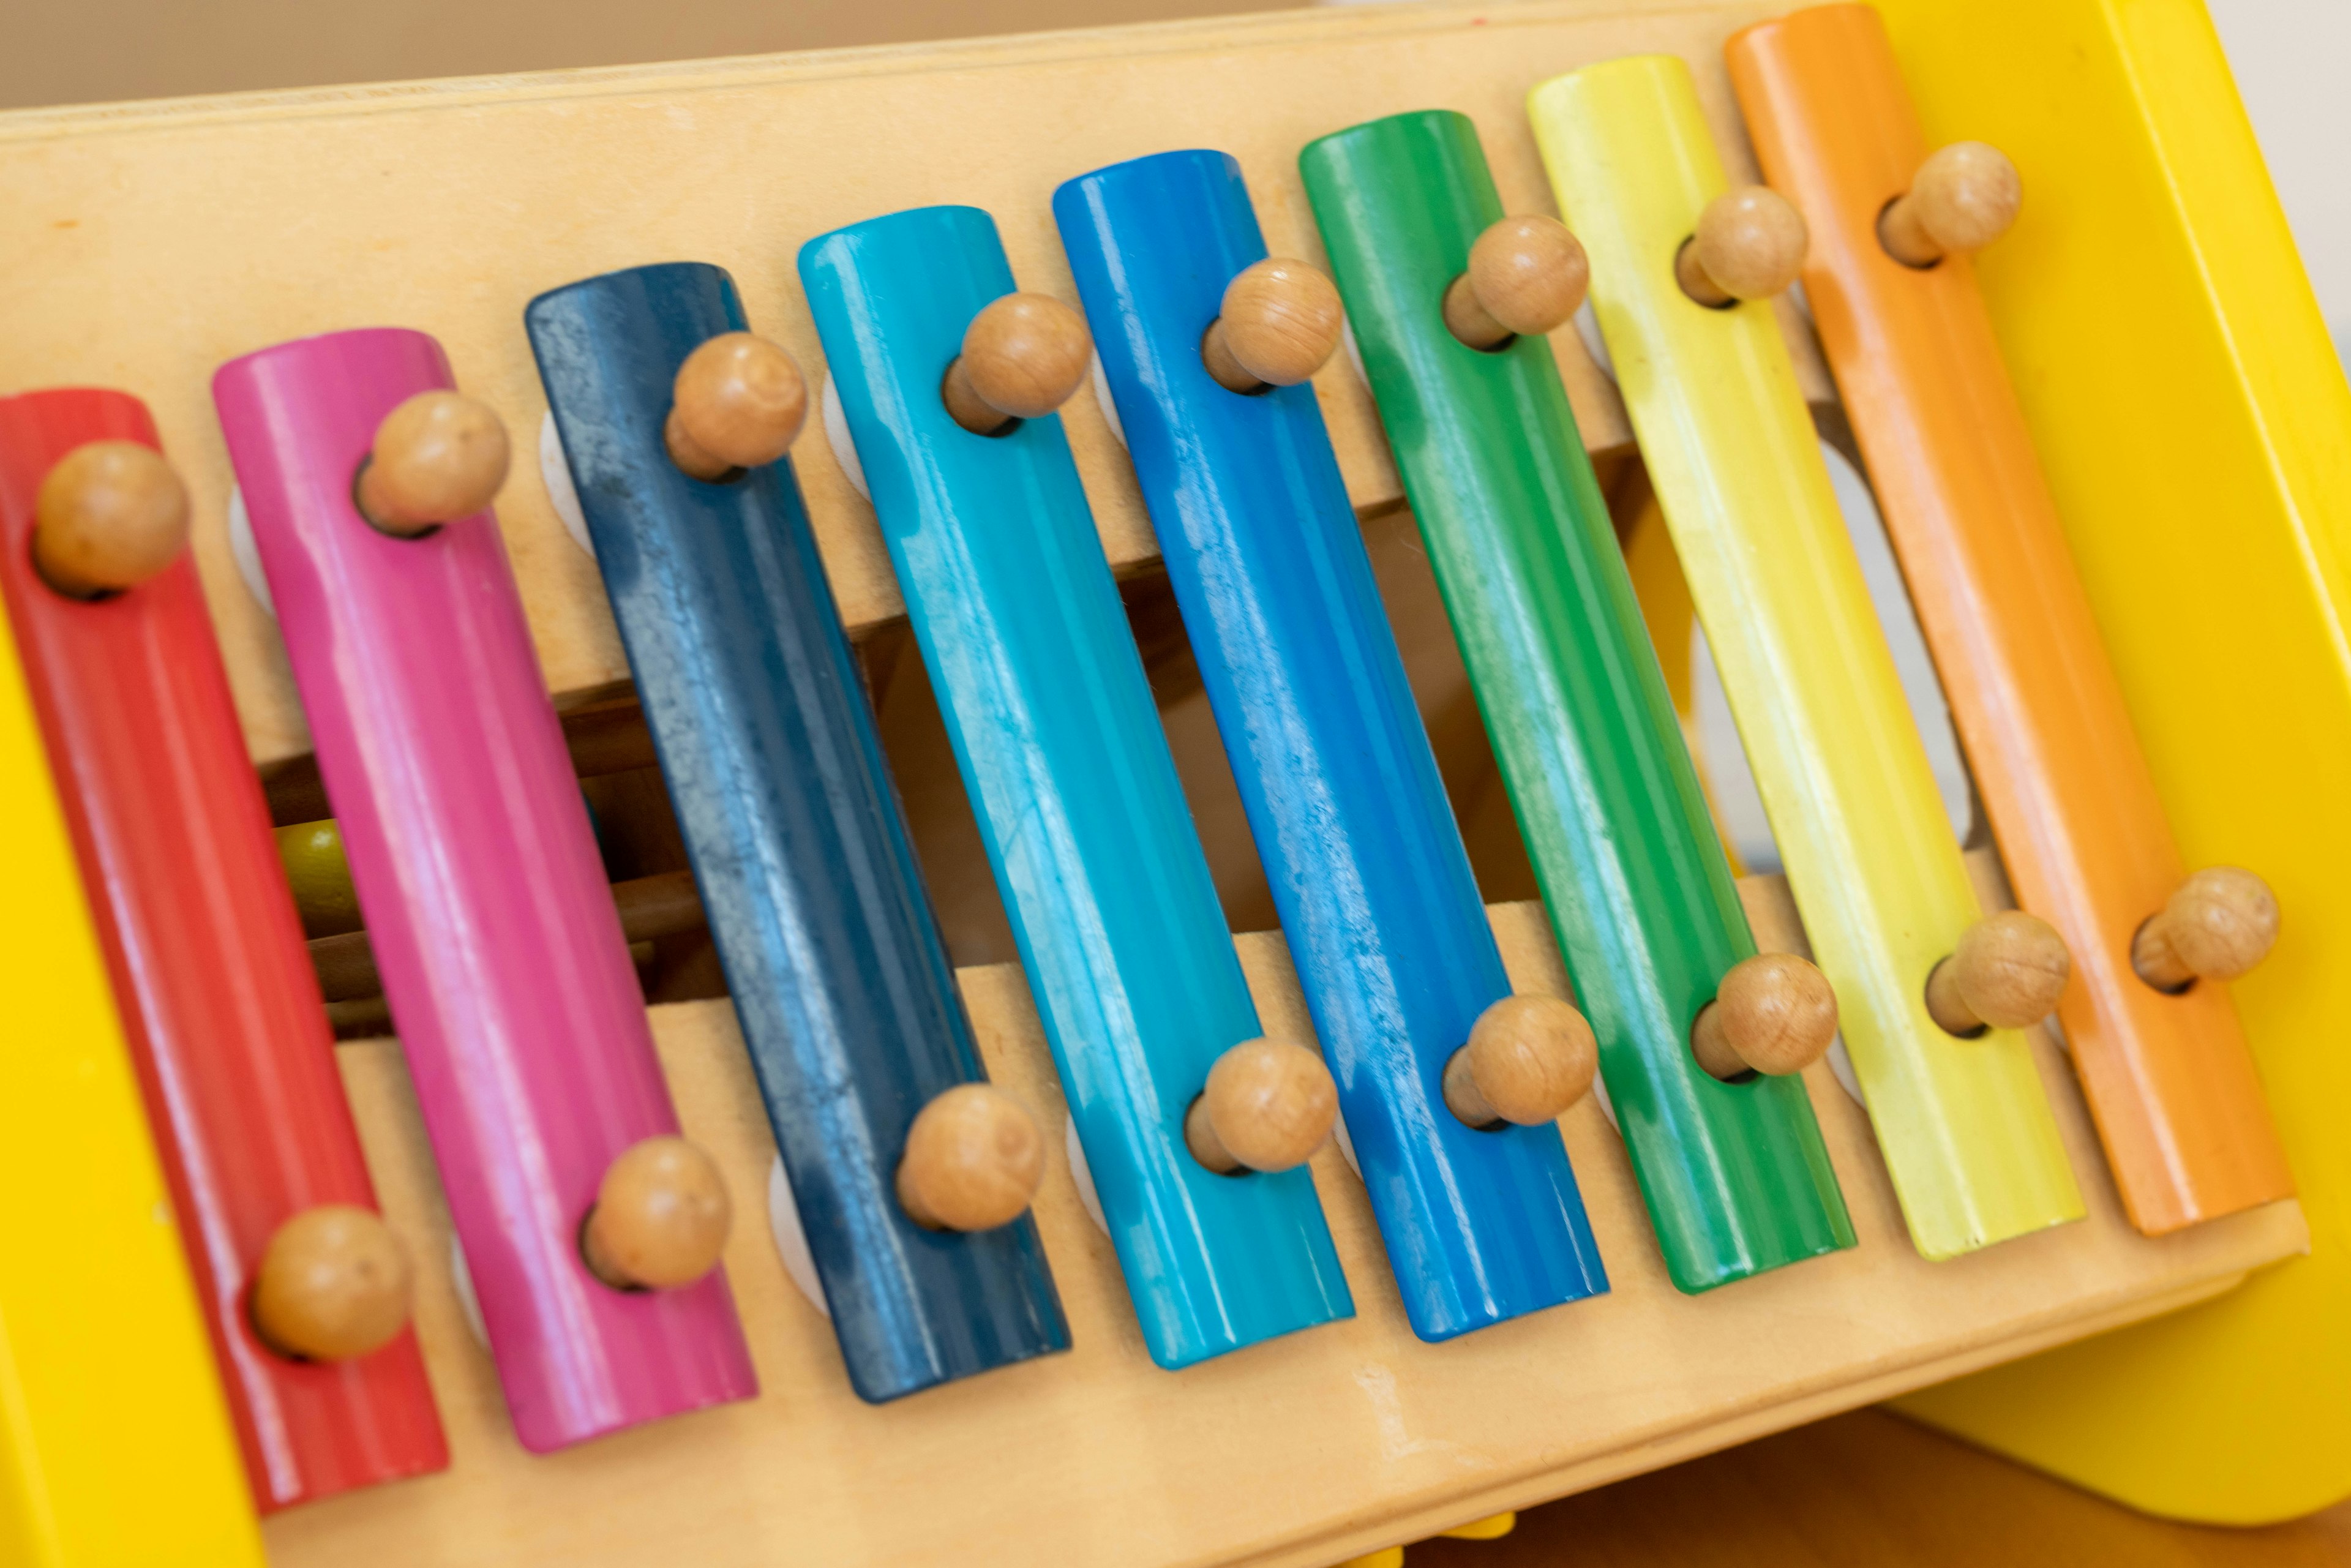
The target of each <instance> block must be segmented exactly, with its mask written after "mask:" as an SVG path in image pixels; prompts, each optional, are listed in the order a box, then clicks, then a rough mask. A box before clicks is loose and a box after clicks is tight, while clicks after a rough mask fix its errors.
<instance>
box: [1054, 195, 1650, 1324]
mask: <svg viewBox="0 0 2351 1568" xmlns="http://www.w3.org/2000/svg"><path fill="white" fill-rule="evenodd" d="M1053 213H1054V216H1055V218H1056V220H1057V221H1058V222H1059V224H1060V225H1061V242H1062V246H1063V247H1064V248H1065V249H1066V250H1067V251H1068V253H1069V257H1070V267H1071V272H1072V273H1073V274H1074V275H1075V277H1076V279H1077V286H1078V294H1079V298H1081V300H1082V301H1083V302H1084V304H1085V308H1086V314H1087V317H1088V319H1089V320H1090V321H1091V323H1092V327H1093V330H1094V340H1095V344H1096V347H1097V350H1098V351H1099V352H1100V354H1101V356H1102V368H1103V372H1104V375H1105V377H1106V379H1107V380H1108V382H1109V385H1110V390H1111V393H1112V395H1113V398H1114V399H1115V400H1116V403H1117V407H1118V411H1119V412H1118V417H1119V426H1120V428H1121V429H1122V430H1123V432H1124V434H1125V437H1126V442H1127V446H1128V450H1129V452H1130V453H1131V454H1132V455H1133V456H1134V471H1135V476H1136V477H1137V478H1138V479H1139V480H1140V481H1141V483H1142V486H1143V494H1144V501H1145V502H1146V503H1147V504H1148V505H1149V507H1150V509H1151V517H1152V521H1153V523H1154V525H1155V527H1156V528H1157V531H1158V535H1159V543H1160V550H1161V555H1162V559H1164V560H1165V562H1166V566H1167V572H1168V576H1169V578H1170V580H1172V581H1173V583H1174V584H1175V598H1176V601H1177V604H1178V605H1179V607H1180V608H1181V610H1182V612H1183V615H1184V622H1185V625H1186V629H1187V630H1188V631H1189V632H1190V633H1191V640H1192V646H1193V648H1194V650H1195V651H1196V653H1197V655H1198V658H1199V664H1200V674H1201V677H1202V679H1203V680H1204V681H1205V682H1206V683H1207V694H1208V701H1209V704H1210V706H1211V707H1212V708H1213V710H1214V711H1215V713H1216V716H1217V727H1218V730H1219V732H1220V733H1221V734H1222V736H1223V737H1224V741H1225V749H1226V751H1227V753H1228V756H1230V758H1232V763H1233V774H1234V778H1235V780H1236V781H1237V782H1238V785H1239V786H1240V792H1241V802H1242V804H1243V806H1244V807H1245V808H1246V809H1247V810H1248V813H1249V827H1250V830H1251V831H1252V833H1253V834H1254V836H1255V838H1256V841H1257V845H1258V853H1259V857H1260V858H1261V859H1262V860H1263V862H1265V869H1266V872H1267V877H1268V881H1269V883H1270V886H1271V888H1272V891H1273V897H1274V902H1275V904H1276V906H1277V907H1278V908H1279V909H1280V914H1281V924H1282V929H1283V931H1284V933H1285V934H1286V935H1287V936H1288V937H1289V940H1290V959H1291V961H1292V962H1293V963H1294V964H1295V965H1296V966H1297V968H1298V979H1299V984H1300V986H1301V988H1303V989H1304V991H1305V993H1306V1000H1307V1005H1308V1007H1309V1008H1310V1009H1311V1010H1312V1012H1313V1015H1314V1027H1315V1032H1316V1033H1317V1034H1318V1035H1320V1036H1321V1038H1322V1049H1323V1051H1324V1052H1325V1053H1326V1055H1327V1056H1328V1057H1329V1059H1330V1062H1331V1068H1332V1072H1333V1074H1334V1075H1335V1076H1336V1077H1337V1079H1338V1082H1339V1095H1340V1111H1341V1114H1342V1115H1343V1116H1344V1117H1345V1119H1346V1124H1347V1132H1348V1136H1349V1140H1350V1142H1351V1143H1352V1145H1353V1148H1354V1152H1355V1158H1356V1160H1357V1161H1358V1163H1359V1164H1360V1165H1361V1166H1362V1167H1363V1173H1364V1187H1365V1189H1366V1191H1367V1192H1368V1193H1369V1195H1370V1197H1371V1200H1372V1210H1373V1213H1374V1216H1375V1217H1376V1218H1378V1221H1379V1226H1380V1237H1381V1239H1382V1240H1383V1241H1384V1243H1385V1244H1386V1248H1387V1255H1388V1262H1389V1265H1390V1266H1391V1267H1392V1268H1393V1269H1394V1270H1395V1275H1396V1282H1397V1285H1398V1287H1399V1289H1400V1290H1401V1291H1402V1292H1403V1296H1404V1303H1405V1312H1406V1313H1407V1314H1408V1315H1409V1316H1410V1318H1411V1320H1412V1325H1413V1330H1414V1332H1415V1333H1418V1334H1419V1335H1420V1336H1421V1337H1422V1338H1423V1339H1429V1340H1442V1339H1449V1338H1451V1337H1452V1336H1453V1335H1455V1334H1458V1333H1466V1332H1468V1330H1470V1329H1475V1328H1483V1327H1485V1326H1486V1325H1488V1324H1489V1323H1494V1322H1502V1321H1503V1320H1505V1319H1508V1318H1512V1317H1517V1316H1519V1315H1520V1314H1521V1313H1525V1312H1534V1311H1537V1310H1539V1309H1541V1308H1543V1307H1548V1306H1553V1305H1556V1304H1558V1303H1559V1302H1562V1301H1575V1300H1579V1299H1581V1298H1583V1297H1584V1296H1588V1295H1592V1294H1594V1293H1595V1292H1598V1291H1604V1290H1606V1289H1607V1288H1608V1277H1607V1272H1606V1270H1605V1269H1604V1267H1603V1266H1602V1263H1601V1260H1600V1252H1599V1249H1598V1246H1597V1245H1596V1244H1595V1243H1594V1242H1593V1239H1592V1228H1591V1226H1590V1224H1589V1222H1588V1221H1587V1220H1586V1219H1585V1218H1584V1212H1583V1198H1582V1197H1581V1196H1580V1195H1579V1194H1578V1193H1577V1191H1576V1186H1575V1175H1574V1173H1573V1171H1572V1170H1570V1169H1569V1168H1568V1163H1567V1152H1566V1149H1565V1148H1564V1147H1563V1146H1562V1144H1561V1142H1560V1136H1559V1129H1558V1128H1557V1127H1556V1126H1555V1125H1552V1124H1545V1125H1542V1126H1540V1127H1506V1128H1502V1129H1499V1130H1496V1131H1491V1132H1481V1131H1478V1130H1475V1129H1472V1128H1470V1127H1468V1126H1466V1125H1464V1124H1462V1122H1461V1120H1460V1118H1459V1117H1458V1116H1455V1115H1454V1114H1453V1113H1451V1112H1450V1111H1449V1110H1447V1108H1446V1104H1445V1096H1444V1083H1443V1081H1444V1075H1445V1065H1446V1063H1447V1061H1450V1060H1451V1059H1452V1056H1453V1053H1454V1052H1455V1051H1458V1050H1459V1049H1460V1048H1461V1047H1462V1045H1463V1044H1464V1043H1465V1042H1466V1041H1467V1040H1468V1037H1469V1030H1470V1026H1471V1025H1472V1024H1474V1023H1476V1022H1477V1019H1478V1016H1479V1014H1480V1013H1482V1012H1483V1011H1485V1009H1487V1008H1488V1007H1489V1006H1490V1005H1491V1004H1492V1003H1494V1002H1495V1001H1497V1000H1499V999H1500V998H1502V997H1505V996H1507V995H1509V994H1510V979H1509V977H1508V976H1506V975H1505V974H1504V973H1503V970H1502V957H1501V953H1500V950H1499V948H1498V947H1497V946H1495V944H1494V934H1493V930H1492V928H1491V927H1490V926H1489V925H1488V924H1487V921H1486V907H1485V904H1484V902H1483V901H1482V900H1481V899H1480V898H1479V895H1478V883H1477V879H1476V878H1475V877H1474V876H1473V875H1471V873H1470V870H1469V857H1468V854H1467V853H1466V852H1464V851H1463V849H1462V847H1461V834H1460V831H1459V830H1458V828H1457V827H1456V826H1455V825H1454V821H1453V810H1452V807H1451V806H1450V804H1449V803H1448V802H1447V800H1446V798H1445V782H1444V780H1443V779H1441V778H1440V777H1439V776H1438V774H1437V758H1436V756H1435V754H1434V753H1432V752H1431V751H1430V750H1429V747H1428V737H1427V734H1426V731H1425V730H1423V729H1422V727H1421V722H1420V713H1419V710H1418V709H1417V708H1416V706H1414V703H1413V695H1412V688H1411V686H1410V685H1408V684H1407V683H1406V682H1405V672H1404V661H1403V659H1402V657H1401V656H1400V655H1399V654H1398V653H1397V652H1396V645H1395V634H1394V633H1393V632H1390V631H1389V629H1388V623H1387V618H1386V614H1385V612H1384V610H1383V609H1382V607H1381V604H1380V597H1379V587H1378V584H1377V582H1376V581H1375V580H1374V578H1373V576H1372V564H1371V558H1370V556H1369V555H1368V554H1367V553H1366V552H1365V550H1364V539H1363V534H1362V531H1361V529H1360V528H1358V527H1357V526H1356V523H1355V514H1354V511H1353V508H1352V507H1349V506H1348V504H1347V491H1346V486H1345V484H1344V482H1343V480H1342V479H1341V478H1340V476H1339V463H1338V459H1337V457H1336V456H1335V455H1333V454H1332V450H1331V438H1330V434H1329V433H1328V432H1327V431H1326V430H1324V428H1323V425H1322V413H1321V411H1320V410H1319V409H1317V408H1316V406H1315V402H1314V389H1313V388H1312V387H1311V386H1306V385H1301V386H1294V387H1283V388H1277V389H1274V390H1271V391H1269V392H1264V393H1262V394H1260V395H1258V396H1249V397H1244V396H1242V395H1240V394H1238V393H1237V392H1229V391H1228V390H1226V389H1225V388H1224V387H1222V386H1219V385H1218V384H1217V382H1215V381H1213V380H1211V379H1210V377H1209V375H1208V372H1207V369H1206V368H1205V367H1204V366H1203V365H1202V363H1201V360H1200V339H1201V336H1202V333H1203V332H1204V331H1205V329H1206V328H1207V323H1208V322H1210V321H1213V320H1214V319H1216V317H1217V309H1218V307H1219V302H1220V300H1221V298H1222V297H1223V294H1224V289H1225V285H1226V284H1227V283H1228V281H1230V280H1231V278H1232V277H1233V276H1234V275H1235V274H1236V273H1238V272H1239V271H1240V270H1241V269H1242V268H1244V267H1248V266H1249V265H1250V264H1251V263H1253V262H1256V261H1258V260H1260V259H1262V258H1263V257H1264V256H1265V254H1266V249H1265V239H1264V236H1263V235H1262V234H1260V233H1259V229H1258V225H1257V217H1256V214H1254V213H1253V212H1252V211H1251V210H1250V207H1249V189H1248V187H1247V186H1246V185H1245V184H1244V183H1242V180H1241V174H1240V168H1239V165H1238V164H1237V163H1236V162H1234V161H1233V160H1232V159H1231V158H1229V157H1228V156H1226V155H1225V154H1223V153H1221V152H1168V153H1163V154H1160V155H1159V156H1157V157H1153V158H1144V159H1140V160H1137V161H1136V162H1131V163H1121V164H1118V165H1115V166H1114V167H1112V168H1109V169H1103V170H1101V171H1098V172H1094V173H1092V174H1087V175H1085V176H1083V177H1081V178H1080V179H1077V180H1073V181H1071V182H1070V183H1067V184H1065V185H1063V186H1062V187H1061V189H1060V191H1059V192H1057V193H1055V195H1054V198H1053Z"/></svg>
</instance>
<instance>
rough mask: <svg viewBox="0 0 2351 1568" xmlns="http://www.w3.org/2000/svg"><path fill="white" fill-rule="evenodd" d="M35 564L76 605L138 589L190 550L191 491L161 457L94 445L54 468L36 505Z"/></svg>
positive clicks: (141, 449) (138, 448)
mask: <svg viewBox="0 0 2351 1568" xmlns="http://www.w3.org/2000/svg"><path fill="white" fill-rule="evenodd" d="M33 519H34V520H33V564H34V565H35V566H36V567H37V568H38V569H39V570H40V574H41V576H42V578H43V580H46V581H47V583H48V585H49V586H50V587H52V588H54V589H56V590H57V591H58V592H60V593H63V594H67V595H69V596H70V597H72V598H76V599H91V598H96V597H97V596H98V595H99V594H102V593H120V592H122V591H125V590H127V589H132V588H136V587H138V586H139V585H140V584H141V583H142V582H145V581H146V580H148V579H150V578H152V577H153V576H154V575H155V574H156V573H158V572H160V571H162V570H163V569H164V568H166V567H168V566H170V565H171V564H172V562H173V561H175V560H177V559H179V558H180V552H181V551H182V550H183V549H187V546H188V491H187V486H184V485H183V484H181V483H180V476H179V475H177V474H175V473H173V472H172V465H170V464H169V463H166V462H165V461H163V455H162V453H160V452H157V451H156V450H155V449H154V448H153V447H152V446H142V445H141V444H139V443H138V442H135V441H92V442H89V443H87V444H83V445H80V446H77V447H75V448H74V449H73V450H72V451H71V452H68V453H67V454H66V455H64V456H63V457H61V458H59V459H58V460H57V466H56V467H54V468H52V469H50V470H49V472H48V475H47V477H45V478H44V479H43V480H42V481H41V489H40V494H39V495H38V496H37V497H36V498H35V500H34V503H33Z"/></svg>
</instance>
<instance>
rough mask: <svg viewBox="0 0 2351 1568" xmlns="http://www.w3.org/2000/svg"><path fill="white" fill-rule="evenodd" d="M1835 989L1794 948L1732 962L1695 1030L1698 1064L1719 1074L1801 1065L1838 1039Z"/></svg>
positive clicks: (1781, 1071)
mask: <svg viewBox="0 0 2351 1568" xmlns="http://www.w3.org/2000/svg"><path fill="white" fill-rule="evenodd" d="M1836 1030H1837V1000H1836V992H1835V991H1834V989H1832V988H1830V986H1829V980H1828V977H1827V976H1826V975H1823V974H1822V973H1821V972H1820V970H1818V969H1816V968H1814V967H1813V966H1812V965H1811V964H1809V963H1807V962H1806V961H1805V960H1803V959H1802V958H1800V957H1798V956H1796V955H1794V954H1793V953H1758V954H1756V955H1755V956H1753V957H1751V958H1742V959H1740V961H1739V962H1738V963H1736V964H1733V965H1732V966H1731V967H1730V970H1729V973H1728V974H1726V975H1724V976H1723V977H1722V984H1721V985H1720V986H1719V988H1716V991H1715V994H1714V1000H1712V1001H1710V1002H1708V1004H1707V1005H1706V1006H1705V1007H1704V1008H1703V1009H1699V1012H1698V1022H1697V1023H1696V1024H1695V1025H1694V1026H1692V1028H1691V1030H1690V1049H1691V1051H1694V1052H1695V1053H1696V1054H1697V1056H1698V1065H1699V1066H1700V1067H1703V1068H1705V1069H1706V1070H1707V1071H1708V1072H1710V1073H1712V1074H1713V1075H1714V1076H1715V1077H1717V1078H1737V1077H1739V1076H1740V1075H1741V1074H1743V1073H1746V1072H1750V1071H1753V1072H1763V1073H1769V1074H1771V1076H1773V1077H1782V1076H1784V1075H1786V1074H1788V1073H1791V1072H1802V1071H1803V1070H1804V1069H1805V1068H1807V1067H1810V1066H1811V1065H1812V1064H1813V1062H1815V1061H1819V1060H1820V1059H1821V1058H1822V1057H1823V1056H1825V1055H1826V1054H1828V1049H1829V1046H1830V1044H1831V1043H1832V1042H1833V1041H1834V1040H1835V1039H1836Z"/></svg>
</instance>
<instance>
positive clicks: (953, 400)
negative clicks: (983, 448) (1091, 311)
mask: <svg viewBox="0 0 2351 1568" xmlns="http://www.w3.org/2000/svg"><path fill="white" fill-rule="evenodd" d="M1093 352H1094V341H1093V339H1092V338H1091V337H1089V336H1088V335H1087V333H1086V322H1085V318H1084V317H1082V316H1080V315H1079V314H1078V313H1077V312H1076V311H1074V310H1072V309H1071V308H1069V307H1068V306H1066V305H1064V304H1062V303H1061V301H1060V300H1058V299H1056V298H1052V297H1051V296H1050V295H1047V294H1008V295H1006V296H1005V297H1004V298H1001V299H998V300H997V301H995V302H994V303H993V304H991V305H989V306H988V307H987V308H986V309H984V310H982V311H981V312H980V313H979V314H978V315H977V316H975V317H973V318H972V320H971V326H970V327H969V328H968V329H967V330H966V331H965V332H964V335H963V352H962V353H960V354H958V355H956V362H955V363H954V364H952V365H949V366H948V367H947V379H946V384H945V385H944V386H942V387H941V388H940V395H941V396H942V397H944V398H945V399H946V405H947V413H950V414H952V415H954V416H955V422H956V423H957V424H960V425H962V426H963V427H964V428H965V429H966V430H968V431H971V432H972V433H974V434H978V435H988V434H994V433H995V432H996V431H998V430H1001V429H1002V428H1003V427H1004V426H1005V424H1006V423H1008V422H1009V421H1012V420H1016V419H1041V418H1043V417H1044V416H1045V415H1047V414H1049V413H1052V412H1053V411H1054V410H1055V409H1057V408H1059V407H1061V405H1062V404H1063V403H1065V402H1069V401H1070V395H1071V393H1072V392H1076V391H1077V390H1078V388H1080V387H1081V386H1083V385H1084V384H1085V380H1086V372H1087V371H1088V370H1089V369H1090V368H1091V367H1092V363H1093Z"/></svg>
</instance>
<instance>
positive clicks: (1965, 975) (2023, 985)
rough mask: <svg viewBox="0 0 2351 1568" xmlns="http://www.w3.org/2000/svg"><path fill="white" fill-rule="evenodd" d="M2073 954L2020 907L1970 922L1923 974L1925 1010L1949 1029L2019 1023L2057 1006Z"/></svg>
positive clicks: (2033, 1019)
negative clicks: (1946, 952)
mask: <svg viewBox="0 0 2351 1568" xmlns="http://www.w3.org/2000/svg"><path fill="white" fill-rule="evenodd" d="M2073 973H2074V956H2073V955H2072V954H2071V953H2069V952H2067V951H2066V948H2065V939H2064V937H2063V936H2059V935H2057V929H2056V927H2054V926H2053V925H2050V924H2049V923H2048V922H2047V921H2045V920H2043V919H2040V918H2039V917H2038V916H2035V915H2027V914H2025V913H2024V911H2022V910H2021V909H2011V910H2008V911H2006V912H2004V913H2002V914H2000V915H1988V916H1986V917H1985V918H1984V919H1981V920H1979V921H1977V922H1976V923H1975V924H1974V925H1970V926H1969V927H1968V929H1967V932H1966V934H1965V935H1964V936H1961V937H1960V938H1959V948H1958V950H1957V951H1955V952H1954V953H1953V954H1952V955H1951V956H1949V957H1948V958H1946V959H1944V960H1943V961H1942V962H1941V963H1940V964H1938V965H1937V966H1935V972H1934V973H1933V974H1932V975H1929V976H1928V978H1927V1010H1928V1013H1929V1014H1931V1015H1932V1016H1933V1018H1934V1019H1935V1021H1936V1023H1938V1024H1939V1025H1940V1026H1942V1028H1943V1029H1944V1030H1946V1031H1947V1032H1949V1033H1951V1034H1957V1035H1968V1034H1973V1033H1974V1032H1975V1031H1976V1030H1980V1029H1981V1028H1982V1027H1983V1026H1985V1025H1986V1024H1989V1025H1991V1027H1992V1028H1993V1029H2022V1028H2024V1027H2025V1026H2026V1025H2027V1024H2035V1023H2039V1022H2040V1021H2041V1020H2042V1019H2045V1018H2047V1017H2048V1016H2049V1015H2050V1014H2051V1013H2052V1012H2053V1011H2055V1010H2056V1008H2057V998H2059V997H2061V996H2063V995H2064V991H2065V982H2066V981H2067V980H2068V979H2070V978H2071V977H2072V976H2073Z"/></svg>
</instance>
